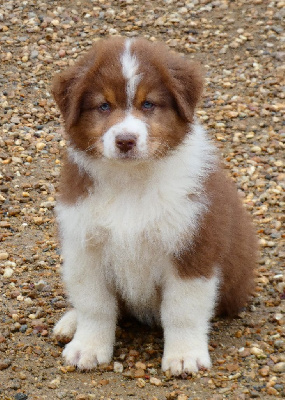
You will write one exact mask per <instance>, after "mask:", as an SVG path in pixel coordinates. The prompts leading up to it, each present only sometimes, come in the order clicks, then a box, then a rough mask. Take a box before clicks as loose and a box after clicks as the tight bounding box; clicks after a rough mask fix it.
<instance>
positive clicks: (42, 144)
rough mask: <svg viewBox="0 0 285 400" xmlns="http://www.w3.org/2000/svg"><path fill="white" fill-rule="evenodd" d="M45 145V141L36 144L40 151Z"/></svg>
mask: <svg viewBox="0 0 285 400" xmlns="http://www.w3.org/2000/svg"><path fill="white" fill-rule="evenodd" d="M45 147H46V145H45V143H43V142H38V143H37V144H36V148H37V150H38V151H41V150H43V149H44V148H45Z"/></svg>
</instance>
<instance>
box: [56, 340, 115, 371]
mask: <svg viewBox="0 0 285 400" xmlns="http://www.w3.org/2000/svg"><path fill="white" fill-rule="evenodd" d="M112 353H113V348H112V346H110V347H109V346H98V345H97V346H96V345H94V343H93V342H92V341H89V340H84V341H81V340H78V339H73V340H72V341H71V342H70V343H68V344H67V345H66V346H65V349H64V350H63V352H62V355H63V357H64V358H65V362H66V364H67V365H75V366H76V367H77V368H79V369H81V370H90V369H94V368H96V367H97V365H99V364H104V363H109V362H110V361H111V358H112Z"/></svg>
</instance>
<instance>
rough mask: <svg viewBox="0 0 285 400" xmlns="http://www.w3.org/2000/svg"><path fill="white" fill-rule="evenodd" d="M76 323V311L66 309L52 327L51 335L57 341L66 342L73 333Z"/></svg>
mask: <svg viewBox="0 0 285 400" xmlns="http://www.w3.org/2000/svg"><path fill="white" fill-rule="evenodd" d="M76 325H77V318H76V311H75V310H74V309H73V310H70V311H67V313H65V314H64V315H63V317H62V318H61V319H60V320H59V321H58V323H57V324H56V325H55V327H54V328H53V335H54V336H55V338H56V339H57V340H58V341H60V342H63V343H68V342H70V340H71V339H72V338H73V336H74V334H75V331H76Z"/></svg>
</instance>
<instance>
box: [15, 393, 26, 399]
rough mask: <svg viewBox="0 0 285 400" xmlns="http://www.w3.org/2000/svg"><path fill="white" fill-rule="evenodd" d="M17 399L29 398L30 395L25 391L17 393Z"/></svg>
mask: <svg viewBox="0 0 285 400" xmlns="http://www.w3.org/2000/svg"><path fill="white" fill-rule="evenodd" d="M14 399H15V400H27V399H28V395H27V394H25V393H17V394H15V397H14Z"/></svg>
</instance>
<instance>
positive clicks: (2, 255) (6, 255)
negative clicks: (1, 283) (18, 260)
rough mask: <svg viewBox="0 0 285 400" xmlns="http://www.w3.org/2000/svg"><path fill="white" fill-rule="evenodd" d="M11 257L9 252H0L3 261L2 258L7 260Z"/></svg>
mask: <svg viewBox="0 0 285 400" xmlns="http://www.w3.org/2000/svg"><path fill="white" fill-rule="evenodd" d="M8 257H9V254H8V253H6V252H5V253H0V260H1V261H2V260H7V258H8Z"/></svg>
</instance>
